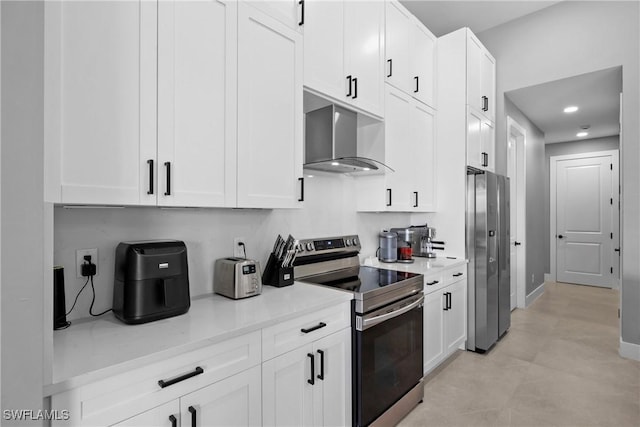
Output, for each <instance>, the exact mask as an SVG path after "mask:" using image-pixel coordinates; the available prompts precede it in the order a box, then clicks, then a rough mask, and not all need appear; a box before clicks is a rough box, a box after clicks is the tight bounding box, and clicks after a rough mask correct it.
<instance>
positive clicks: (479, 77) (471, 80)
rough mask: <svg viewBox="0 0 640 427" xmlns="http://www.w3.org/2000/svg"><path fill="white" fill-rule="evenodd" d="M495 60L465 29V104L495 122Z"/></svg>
mask: <svg viewBox="0 0 640 427" xmlns="http://www.w3.org/2000/svg"><path fill="white" fill-rule="evenodd" d="M495 98H496V61H495V59H494V58H493V56H492V55H491V54H490V53H489V51H487V49H486V48H485V47H484V46H483V45H482V43H480V40H478V38H477V37H476V36H475V35H474V34H473V33H472V32H471V31H467V104H468V105H469V106H470V107H472V108H473V109H475V110H478V111H480V112H481V114H482V115H484V116H485V117H486V118H487V119H489V120H490V121H492V122H495V110H496V99H495Z"/></svg>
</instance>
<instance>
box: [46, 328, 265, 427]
mask: <svg viewBox="0 0 640 427" xmlns="http://www.w3.org/2000/svg"><path fill="white" fill-rule="evenodd" d="M260 338H261V337H260V331H255V332H252V333H249V334H246V335H243V336H240V337H237V338H232V339H229V340H227V341H223V342H221V343H217V344H213V345H211V346H208V347H205V348H201V349H198V350H194V351H190V352H188V353H185V354H181V355H179V356H175V357H172V358H170V359H168V360H165V361H162V362H157V363H153V364H150V365H147V366H144V367H141V368H137V369H134V370H131V371H128V372H124V373H122V374H118V375H115V376H113V377H110V378H106V379H103V380H100V381H96V382H93V383H90V384H87V385H84V386H81V387H78V388H75V389H72V390H68V391H66V392H63V393H59V394H56V395H53V396H52V397H51V407H52V409H58V410H63V409H67V410H69V413H70V419H69V420H68V421H63V422H60V423H56V422H54V423H53V424H52V425H54V426H57V425H74V426H75V425H77V426H85V425H91V426H95V425H111V424H113V423H116V422H119V421H121V420H123V419H126V418H129V417H131V416H133V415H136V414H139V413H141V412H142V411H144V410H146V409H148V408H153V407H155V406H158V405H161V404H163V403H166V402H169V401H170V400H173V399H177V398H179V397H180V396H182V395H185V394H187V393H189V392H191V391H194V390H197V389H199V388H202V387H204V386H206V385H209V384H212V383H214V382H216V381H219V380H221V379H223V378H226V377H229V376H231V375H234V374H236V373H238V372H241V371H243V370H245V369H247V368H250V367H252V366H256V365H258V364H260V361H261V360H260V356H261V351H260V347H261V344H260ZM196 367H200V368H202V373H199V374H197V375H194V376H192V377H189V378H186V379H184V380H182V381H178V382H175V383H174V384H171V385H166V386H165V387H161V386H160V384H159V381H160V380H164V381H165V382H166V383H170V382H171V380H172V379H177V378H178V377H181V376H183V375H187V374H190V373H195V372H196Z"/></svg>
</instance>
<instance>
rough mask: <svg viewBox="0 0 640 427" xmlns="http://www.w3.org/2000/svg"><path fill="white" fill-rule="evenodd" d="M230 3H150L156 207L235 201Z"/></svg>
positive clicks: (232, 11)
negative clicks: (154, 41) (154, 21)
mask: <svg viewBox="0 0 640 427" xmlns="http://www.w3.org/2000/svg"><path fill="white" fill-rule="evenodd" d="M236 6H237V3H236V2H235V1H218V0H207V1H198V2H181V1H161V2H159V3H158V26H159V28H158V156H157V161H158V164H157V176H158V180H157V195H158V205H162V206H202V207H225V206H229V207H233V206H235V203H236V200H235V192H236V181H235V173H236V168H235V165H236V152H235V147H236V94H235V88H236V74H237V68H236V66H237V61H236V50H237V47H236V31H237V27H236V25H237V24H236V22H237V15H236V13H237V11H236Z"/></svg>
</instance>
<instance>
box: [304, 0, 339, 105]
mask: <svg viewBox="0 0 640 427" xmlns="http://www.w3.org/2000/svg"><path fill="white" fill-rule="evenodd" d="M304 5H305V6H304V7H305V11H304V14H305V18H304V85H305V86H306V87H308V88H311V89H313V90H315V91H318V92H320V93H323V94H325V95H328V96H331V97H333V98H336V99H339V100H345V99H346V98H345V96H346V94H347V86H346V74H345V73H344V17H343V16H344V6H343V2H342V1H324V0H305V3H304Z"/></svg>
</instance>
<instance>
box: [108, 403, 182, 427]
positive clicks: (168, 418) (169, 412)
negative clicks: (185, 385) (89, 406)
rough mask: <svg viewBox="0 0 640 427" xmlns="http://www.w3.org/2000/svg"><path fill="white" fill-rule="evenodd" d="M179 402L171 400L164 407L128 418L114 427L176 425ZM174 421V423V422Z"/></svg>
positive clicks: (178, 417) (178, 418) (172, 426)
mask: <svg viewBox="0 0 640 427" xmlns="http://www.w3.org/2000/svg"><path fill="white" fill-rule="evenodd" d="M179 413H180V401H179V400H177V399H176V400H172V401H171V402H168V403H165V404H164V405H160V406H157V407H155V408H153V409H149V410H148V411H146V412H143V413H141V414H139V415H136V416H134V417H131V418H129V419H128V420H125V421H123V422H121V423H118V424H114V425H113V426H114V427H141V426H158V427H160V426H171V427H175V426H176V425H178V421H179V420H180V415H179ZM174 420H175V421H174Z"/></svg>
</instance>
